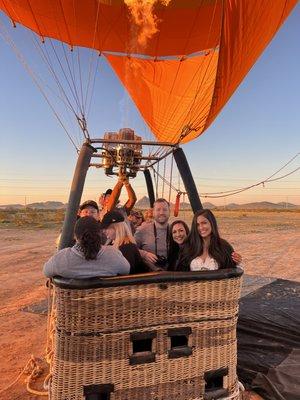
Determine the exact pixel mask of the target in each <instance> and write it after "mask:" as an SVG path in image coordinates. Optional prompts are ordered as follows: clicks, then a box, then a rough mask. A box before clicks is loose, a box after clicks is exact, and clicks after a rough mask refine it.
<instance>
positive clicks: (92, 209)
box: [55, 200, 105, 247]
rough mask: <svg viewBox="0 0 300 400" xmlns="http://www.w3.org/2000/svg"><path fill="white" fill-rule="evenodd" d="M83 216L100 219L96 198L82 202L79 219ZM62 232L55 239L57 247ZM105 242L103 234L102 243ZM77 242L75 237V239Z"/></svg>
mask: <svg viewBox="0 0 300 400" xmlns="http://www.w3.org/2000/svg"><path fill="white" fill-rule="evenodd" d="M82 217H93V218H95V220H96V221H99V207H98V204H97V203H96V202H95V201H94V200H86V201H84V202H83V203H82V204H80V206H79V209H78V212H77V219H79V218H82ZM60 237H61V233H60V234H59V236H58V237H57V239H56V240H55V244H56V247H58V245H59V242H60ZM104 242H105V238H104V237H103V235H102V243H104ZM74 243H75V239H74Z"/></svg>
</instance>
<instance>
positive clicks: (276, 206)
mask: <svg viewBox="0 0 300 400" xmlns="http://www.w3.org/2000/svg"><path fill="white" fill-rule="evenodd" d="M223 208H226V209H227V210H240V209H243V210H284V209H287V210H292V209H293V210H295V209H299V208H300V206H297V205H295V204H291V203H285V202H281V203H271V202H269V201H260V202H254V203H245V204H236V203H230V204H227V205H226V206H225V207H223Z"/></svg>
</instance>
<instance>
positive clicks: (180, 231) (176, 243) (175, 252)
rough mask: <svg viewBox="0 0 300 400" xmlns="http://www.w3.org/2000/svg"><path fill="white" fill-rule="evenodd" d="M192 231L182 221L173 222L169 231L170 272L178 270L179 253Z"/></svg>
mask: <svg viewBox="0 0 300 400" xmlns="http://www.w3.org/2000/svg"><path fill="white" fill-rule="evenodd" d="M189 232H190V230H189V227H188V226H187V224H186V223H185V222H184V221H182V220H181V219H177V220H175V221H173V222H172V224H171V225H170V229H169V239H168V240H169V246H168V270H171V271H174V270H176V265H177V262H178V258H179V252H180V250H181V249H182V247H183V245H184V242H185V241H186V238H187V237H188V234H189Z"/></svg>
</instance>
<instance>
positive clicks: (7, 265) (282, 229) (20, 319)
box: [0, 211, 300, 400]
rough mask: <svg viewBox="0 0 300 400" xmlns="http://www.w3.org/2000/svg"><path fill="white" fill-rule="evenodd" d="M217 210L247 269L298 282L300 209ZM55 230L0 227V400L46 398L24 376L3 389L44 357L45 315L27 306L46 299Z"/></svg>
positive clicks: (299, 271)
mask: <svg viewBox="0 0 300 400" xmlns="http://www.w3.org/2000/svg"><path fill="white" fill-rule="evenodd" d="M216 215H217V219H218V221H219V225H220V230H221V232H222V236H223V237H224V238H226V239H227V240H228V241H229V242H230V243H232V244H233V246H234V248H235V249H236V250H237V251H238V252H240V253H241V254H242V255H243V259H244V261H243V265H244V268H245V271H246V273H248V274H252V275H262V276H272V277H280V278H284V279H291V280H297V281H300V269H299V266H300V229H299V228H300V213H299V212H298V213H297V212H275V211H274V212H249V211H247V212H240V211H239V212H217V213H216ZM181 217H183V215H182V216H181ZM57 234H58V229H53V228H52V229H43V228H39V229H38V228H36V229H34V230H32V229H24V228H23V229H22V228H8V227H2V228H0V243H1V248H0V283H1V290H0V302H1V312H0V321H1V322H0V323H1V333H0V354H1V364H0V399H8V400H21V399H22V400H28V399H39V398H42V397H39V396H35V395H32V394H28V393H27V392H26V388H25V384H24V377H22V378H21V379H20V381H19V382H18V383H16V384H15V385H14V386H13V387H12V388H10V389H8V390H6V391H5V392H1V390H3V389H4V388H5V387H7V386H8V385H9V384H10V383H11V382H12V381H13V380H14V379H15V378H16V377H17V376H18V374H19V373H20V371H22V369H23V367H24V366H25V364H26V362H27V361H28V359H29V358H30V356H31V355H34V356H36V357H41V358H42V357H43V354H44V350H45V344H46V321H47V318H46V316H45V315H41V314H35V313H31V312H26V311H24V310H23V308H26V307H28V306H32V305H33V304H35V303H39V302H41V301H42V300H45V299H46V298H47V289H46V287H45V279H44V277H43V275H42V273H41V268H42V265H43V263H44V262H45V261H46V260H47V259H48V258H49V257H50V255H52V253H53V252H54V251H55V244H54V242H55V238H56V237H57ZM39 389H41V388H40V387H39Z"/></svg>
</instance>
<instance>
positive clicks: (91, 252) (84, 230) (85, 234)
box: [75, 217, 102, 260]
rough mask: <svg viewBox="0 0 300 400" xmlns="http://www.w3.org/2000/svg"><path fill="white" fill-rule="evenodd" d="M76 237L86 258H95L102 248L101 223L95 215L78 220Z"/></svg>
mask: <svg viewBox="0 0 300 400" xmlns="http://www.w3.org/2000/svg"><path fill="white" fill-rule="evenodd" d="M75 237H76V240H77V242H78V244H79V246H80V250H81V251H82V253H83V254H84V257H85V259H86V260H95V259H96V258H97V255H98V253H99V251H100V249H101V242H102V240H101V239H102V238H101V230H100V224H99V222H98V221H96V220H95V219H94V218H93V217H82V218H79V220H78V221H77V222H76V225H75Z"/></svg>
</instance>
